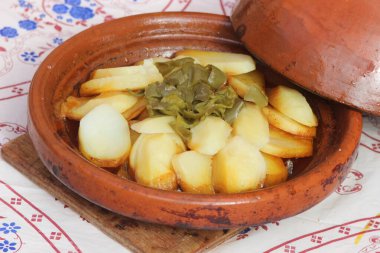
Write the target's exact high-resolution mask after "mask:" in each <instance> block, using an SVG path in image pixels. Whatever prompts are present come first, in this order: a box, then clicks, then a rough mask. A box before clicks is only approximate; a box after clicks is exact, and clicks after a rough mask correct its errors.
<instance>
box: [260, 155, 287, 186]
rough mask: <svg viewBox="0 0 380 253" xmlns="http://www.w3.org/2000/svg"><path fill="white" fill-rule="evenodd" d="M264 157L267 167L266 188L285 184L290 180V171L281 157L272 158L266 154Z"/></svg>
mask: <svg viewBox="0 0 380 253" xmlns="http://www.w3.org/2000/svg"><path fill="white" fill-rule="evenodd" d="M262 155H263V157H264V160H265V164H266V167H267V172H266V176H265V181H264V187H269V186H273V185H276V184H279V183H282V182H285V181H286V179H287V178H288V169H287V168H286V167H285V164H284V162H283V161H282V159H281V158H280V157H276V156H271V155H268V154H265V153H262Z"/></svg>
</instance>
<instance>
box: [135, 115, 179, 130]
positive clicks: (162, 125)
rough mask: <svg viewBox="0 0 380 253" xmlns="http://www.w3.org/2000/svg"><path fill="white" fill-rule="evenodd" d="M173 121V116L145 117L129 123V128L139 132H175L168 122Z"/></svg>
mask: <svg viewBox="0 0 380 253" xmlns="http://www.w3.org/2000/svg"><path fill="white" fill-rule="evenodd" d="M173 121H175V117H174V116H158V117H152V118H146V119H144V120H142V121H139V122H137V123H134V124H132V125H131V129H133V130H134V131H136V132H138V133H141V134H158V133H175V132H174V130H173V128H172V127H171V126H170V122H173Z"/></svg>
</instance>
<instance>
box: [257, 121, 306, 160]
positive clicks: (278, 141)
mask: <svg viewBox="0 0 380 253" xmlns="http://www.w3.org/2000/svg"><path fill="white" fill-rule="evenodd" d="M260 150H261V152H264V153H266V154H270V155H273V156H278V157H282V158H301V157H308V156H311V155H312V154H313V139H312V138H303V137H300V136H296V135H291V134H289V133H287V132H284V131H282V130H280V129H278V128H275V127H270V128H269V142H268V143H267V144H266V145H265V146H264V147H262V148H261V149H260Z"/></svg>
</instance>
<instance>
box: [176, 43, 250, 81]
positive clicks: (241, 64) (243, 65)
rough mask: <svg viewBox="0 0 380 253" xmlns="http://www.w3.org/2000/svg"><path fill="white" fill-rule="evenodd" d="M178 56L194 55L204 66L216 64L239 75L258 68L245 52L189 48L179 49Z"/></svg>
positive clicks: (224, 70) (227, 72) (232, 73)
mask: <svg viewBox="0 0 380 253" xmlns="http://www.w3.org/2000/svg"><path fill="white" fill-rule="evenodd" d="M176 56H188V57H192V58H194V59H195V60H196V61H197V62H199V63H200V64H201V65H203V66H206V65H209V64H210V65H214V66H215V67H217V68H219V69H220V70H222V71H223V72H224V73H226V74H229V75H239V74H243V73H247V72H250V71H253V70H255V69H256V64H255V61H254V60H253V59H252V57H251V56H249V55H245V54H234V53H226V52H212V51H201V50H191V49H189V50H182V51H178V52H177V53H176Z"/></svg>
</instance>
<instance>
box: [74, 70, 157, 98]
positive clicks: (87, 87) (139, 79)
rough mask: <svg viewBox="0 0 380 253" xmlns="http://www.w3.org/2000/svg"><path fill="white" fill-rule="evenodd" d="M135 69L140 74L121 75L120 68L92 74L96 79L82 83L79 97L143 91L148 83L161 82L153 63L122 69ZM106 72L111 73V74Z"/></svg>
mask: <svg viewBox="0 0 380 253" xmlns="http://www.w3.org/2000/svg"><path fill="white" fill-rule="evenodd" d="M137 67H139V68H141V69H140V72H141V73H140V74H121V72H123V69H121V70H120V68H116V70H112V69H109V70H108V71H105V70H104V72H106V73H105V74H97V75H95V74H94V76H97V78H96V79H91V80H89V81H87V82H85V83H83V84H82V85H81V87H80V95H81V96H91V95H96V94H99V93H103V92H107V91H125V90H139V89H144V88H145V87H146V86H148V85H149V84H150V83H154V82H162V81H163V77H162V75H161V73H160V72H159V71H158V69H157V68H156V66H155V65H154V64H153V63H152V64H147V65H142V66H129V67H123V68H137ZM99 71H100V70H99ZM108 72H111V74H109V73H108ZM116 74H118V75H116ZM99 76H104V77H99Z"/></svg>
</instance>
